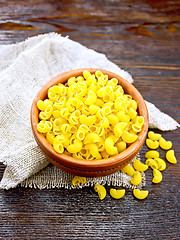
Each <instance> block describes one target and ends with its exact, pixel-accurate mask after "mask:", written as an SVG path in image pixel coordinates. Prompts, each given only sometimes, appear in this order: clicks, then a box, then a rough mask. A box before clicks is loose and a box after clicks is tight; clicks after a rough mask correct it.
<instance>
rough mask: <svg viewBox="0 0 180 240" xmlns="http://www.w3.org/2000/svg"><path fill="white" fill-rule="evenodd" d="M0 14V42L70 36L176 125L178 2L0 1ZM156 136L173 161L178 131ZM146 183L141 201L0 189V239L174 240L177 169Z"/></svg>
mask: <svg viewBox="0 0 180 240" xmlns="http://www.w3.org/2000/svg"><path fill="white" fill-rule="evenodd" d="M0 15H1V18H0V44H11V43H15V42H20V41H22V40H24V39H26V38H27V37H31V36H34V35H37V34H41V33H47V32H52V31H55V32H58V33H61V34H62V35H63V36H66V35H69V37H70V38H71V39H72V40H75V41H78V42H80V43H82V44H84V45H85V46H87V47H89V48H92V49H94V50H96V51H98V52H101V53H104V54H106V56H107V57H108V59H109V60H111V61H113V62H114V63H116V64H117V65H118V66H119V67H121V68H123V69H125V70H127V71H129V72H130V73H131V74H132V75H133V78H134V80H135V84H134V85H135V86H136V87H137V89H138V90H139V91H140V92H141V94H142V95H143V97H144V98H145V99H146V100H148V101H150V102H152V103H154V104H155V105H156V106H157V107H158V108H159V109H160V110H162V111H164V112H165V113H167V114H169V115H170V116H172V117H173V118H175V119H176V120H177V121H178V122H180V114H179V110H180V100H179V93H180V78H179V76H180V58H179V57H180V48H179V44H180V31H179V29H180V4H179V1H177V0H162V1H153V0H136V1H132V0H121V1H110V0H105V1H103V0H97V1H93V0H89V1H83V0H68V1H65V0H61V1H56V0H29V1H22V0H20V1H17V0H9V1H5V0H1V1H0ZM157 132H160V131H157ZM163 136H164V137H165V138H166V139H168V140H172V142H173V148H174V150H175V152H176V156H177V159H178V160H180V150H179V149H180V131H179V129H178V130H175V131H171V132H165V133H163ZM145 148H146V147H144V149H142V152H144V151H145V150H146V149H145ZM164 154H165V153H164V151H161V156H162V157H163V156H164ZM3 170H4V166H3V165H2V164H1V165H0V177H2V174H3ZM151 178H152V174H151V171H148V172H147V186H146V189H148V190H149V191H150V194H149V196H148V198H147V199H146V200H144V201H139V200H136V199H135V198H134V197H133V196H132V193H131V191H130V190H128V191H127V193H126V195H125V197H124V198H123V199H121V200H114V199H112V198H111V197H110V196H109V194H108V196H107V197H106V198H105V199H104V200H103V201H100V200H99V199H98V197H97V195H96V193H95V192H94V190H93V188H84V189H82V190H71V191H69V190H64V189H49V190H38V189H29V188H28V189H25V188H20V187H18V188H16V189H11V190H9V191H4V190H0V239H83V240H84V239H143V240H146V239H159V240H161V239H163V240H164V239H169V240H174V239H180V225H179V197H180V196H179V183H180V164H179V163H178V164H176V165H171V164H167V169H166V170H165V171H164V173H163V181H162V182H161V183H160V184H158V185H155V184H152V183H151Z"/></svg>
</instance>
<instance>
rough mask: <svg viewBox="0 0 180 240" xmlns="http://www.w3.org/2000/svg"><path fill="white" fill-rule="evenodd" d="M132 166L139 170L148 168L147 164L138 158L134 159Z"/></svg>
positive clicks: (143, 170) (142, 170)
mask: <svg viewBox="0 0 180 240" xmlns="http://www.w3.org/2000/svg"><path fill="white" fill-rule="evenodd" d="M133 167H134V169H135V170H136V171H139V172H145V171H146V170H147V169H148V166H147V165H146V164H144V163H142V162H140V160H138V159H136V160H134V162H133Z"/></svg>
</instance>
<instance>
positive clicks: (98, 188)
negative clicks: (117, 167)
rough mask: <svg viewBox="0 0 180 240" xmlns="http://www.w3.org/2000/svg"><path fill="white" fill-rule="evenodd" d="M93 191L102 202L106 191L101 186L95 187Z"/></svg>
mask: <svg viewBox="0 0 180 240" xmlns="http://www.w3.org/2000/svg"><path fill="white" fill-rule="evenodd" d="M94 190H95V191H96V192H97V193H98V196H99V198H100V200H103V199H104V198H105V197H106V189H105V187H104V186H102V185H99V184H97V185H95V186H94Z"/></svg>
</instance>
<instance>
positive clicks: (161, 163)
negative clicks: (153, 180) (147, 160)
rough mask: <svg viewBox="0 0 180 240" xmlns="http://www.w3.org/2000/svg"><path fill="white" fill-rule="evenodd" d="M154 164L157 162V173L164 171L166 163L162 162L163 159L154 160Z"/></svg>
mask: <svg viewBox="0 0 180 240" xmlns="http://www.w3.org/2000/svg"><path fill="white" fill-rule="evenodd" d="M154 160H155V161H156V162H157V164H158V170H159V171H164V169H166V162H165V161H164V160H163V159H161V158H155V159H154Z"/></svg>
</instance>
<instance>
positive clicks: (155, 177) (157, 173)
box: [152, 169, 162, 183]
mask: <svg viewBox="0 0 180 240" xmlns="http://www.w3.org/2000/svg"><path fill="white" fill-rule="evenodd" d="M161 181H162V173H161V172H160V171H159V170H157V169H153V179H152V182H153V183H160V182H161Z"/></svg>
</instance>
